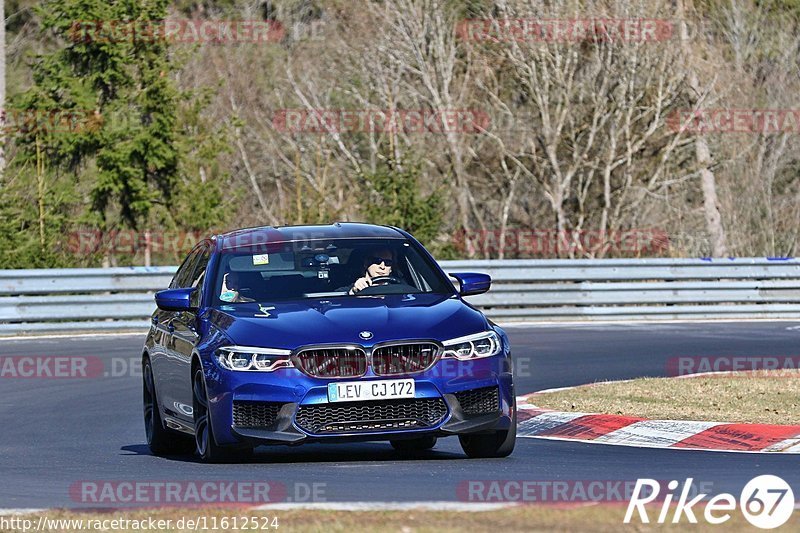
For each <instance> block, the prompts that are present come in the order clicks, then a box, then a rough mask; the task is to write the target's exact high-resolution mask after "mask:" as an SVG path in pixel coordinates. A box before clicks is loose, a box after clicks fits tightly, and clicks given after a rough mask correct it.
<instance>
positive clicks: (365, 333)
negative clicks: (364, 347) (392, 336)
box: [358, 331, 372, 341]
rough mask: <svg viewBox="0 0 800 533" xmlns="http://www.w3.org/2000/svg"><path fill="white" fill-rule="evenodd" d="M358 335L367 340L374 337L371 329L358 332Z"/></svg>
mask: <svg viewBox="0 0 800 533" xmlns="http://www.w3.org/2000/svg"><path fill="white" fill-rule="evenodd" d="M358 336H359V337H361V338H362V339H364V340H365V341H366V340H369V339H371V338H372V332H371V331H362V332H361V333H359V334H358Z"/></svg>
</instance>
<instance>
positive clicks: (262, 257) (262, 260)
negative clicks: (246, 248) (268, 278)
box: [253, 254, 269, 266]
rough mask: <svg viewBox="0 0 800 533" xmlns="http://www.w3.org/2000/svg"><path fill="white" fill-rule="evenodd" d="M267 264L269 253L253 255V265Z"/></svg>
mask: <svg viewBox="0 0 800 533" xmlns="http://www.w3.org/2000/svg"><path fill="white" fill-rule="evenodd" d="M268 264H269V254H259V255H254V256H253V266H258V265H268Z"/></svg>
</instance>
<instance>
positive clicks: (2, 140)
mask: <svg viewBox="0 0 800 533" xmlns="http://www.w3.org/2000/svg"><path fill="white" fill-rule="evenodd" d="M0 20H1V21H3V24H2V25H1V26H0V178H2V177H3V175H4V173H5V171H6V134H5V131H6V12H5V2H3V3H2V4H0Z"/></svg>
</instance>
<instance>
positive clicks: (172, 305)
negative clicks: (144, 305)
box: [156, 287, 197, 311]
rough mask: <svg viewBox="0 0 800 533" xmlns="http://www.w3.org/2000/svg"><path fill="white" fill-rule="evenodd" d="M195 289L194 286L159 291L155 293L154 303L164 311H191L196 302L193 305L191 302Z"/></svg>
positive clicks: (194, 307) (195, 307)
mask: <svg viewBox="0 0 800 533" xmlns="http://www.w3.org/2000/svg"><path fill="white" fill-rule="evenodd" d="M195 291H196V289H195V288H194V287H189V288H187V289H167V290H165V291H159V292H157V293H156V305H157V306H158V308H159V309H162V310H164V311H192V310H194V309H197V306H196V303H195V304H194V305H193V302H192V294H193V293H194V292H195Z"/></svg>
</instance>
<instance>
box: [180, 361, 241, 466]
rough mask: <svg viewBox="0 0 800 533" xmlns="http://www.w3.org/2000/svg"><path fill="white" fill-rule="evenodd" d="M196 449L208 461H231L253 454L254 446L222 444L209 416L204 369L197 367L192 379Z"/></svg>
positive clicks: (201, 457)
mask: <svg viewBox="0 0 800 533" xmlns="http://www.w3.org/2000/svg"><path fill="white" fill-rule="evenodd" d="M192 396H193V410H194V440H195V451H196V453H197V455H199V456H200V459H202V460H203V461H204V462H206V463H230V462H233V461H235V460H237V459H243V458H246V457H249V456H251V455H252V454H253V448H252V447H241V446H239V447H232V446H220V445H219V444H217V440H216V439H215V438H214V429H213V428H212V427H211V420H210V419H209V416H208V392H207V391H206V380H205V377H204V376H203V369H202V368H200V367H198V368H196V369H195V372H194V378H193V380H192Z"/></svg>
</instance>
